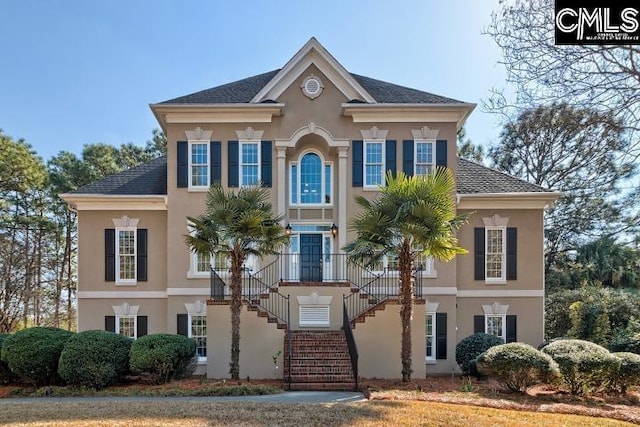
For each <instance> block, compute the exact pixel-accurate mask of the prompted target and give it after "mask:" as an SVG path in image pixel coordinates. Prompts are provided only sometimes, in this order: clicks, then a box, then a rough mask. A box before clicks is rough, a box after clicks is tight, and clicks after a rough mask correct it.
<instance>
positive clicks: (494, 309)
mask: <svg viewBox="0 0 640 427" xmlns="http://www.w3.org/2000/svg"><path fill="white" fill-rule="evenodd" d="M482 311H483V312H484V314H485V316H491V315H497V316H501V315H505V314H507V312H508V311H509V306H508V305H502V304H498V303H497V302H494V303H493V304H487V305H483V306H482Z"/></svg>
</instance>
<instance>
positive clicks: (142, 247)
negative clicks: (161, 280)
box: [136, 228, 148, 282]
mask: <svg viewBox="0 0 640 427" xmlns="http://www.w3.org/2000/svg"><path fill="white" fill-rule="evenodd" d="M136 234H137V235H136V280H137V281H138V282H146V281H147V247H148V244H147V229H146V228H139V229H138V230H137V232H136Z"/></svg>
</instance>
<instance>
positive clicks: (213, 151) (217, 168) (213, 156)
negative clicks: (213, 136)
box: [209, 141, 222, 184]
mask: <svg viewBox="0 0 640 427" xmlns="http://www.w3.org/2000/svg"><path fill="white" fill-rule="evenodd" d="M209 159H210V160H209V162H210V163H211V164H210V165H209V168H210V169H211V172H210V173H211V181H210V182H211V184H215V183H218V182H220V180H221V179H222V148H221V143H220V141H211V142H210V143H209Z"/></svg>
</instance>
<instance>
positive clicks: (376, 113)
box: [341, 102, 476, 129]
mask: <svg viewBox="0 0 640 427" xmlns="http://www.w3.org/2000/svg"><path fill="white" fill-rule="evenodd" d="M475 107H476V104H468V103H463V102H461V103H455V104H454V103H452V104H351V103H348V102H345V103H342V104H341V109H342V112H341V114H342V115H343V116H347V117H349V116H350V117H351V118H352V119H353V122H354V123H416V122H417V123H420V122H421V123H443V122H444V123H455V124H456V127H457V129H460V128H461V127H462V125H463V124H464V122H465V121H466V120H467V117H469V114H471V112H472V111H473V109H474V108H475Z"/></svg>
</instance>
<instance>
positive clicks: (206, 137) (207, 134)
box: [184, 126, 213, 142]
mask: <svg viewBox="0 0 640 427" xmlns="http://www.w3.org/2000/svg"><path fill="white" fill-rule="evenodd" d="M184 134H185V136H186V137H187V139H188V140H189V141H207V142H208V141H210V140H211V135H213V131H212V130H203V129H202V128H201V127H200V126H198V127H196V128H195V129H194V130H185V131H184Z"/></svg>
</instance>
